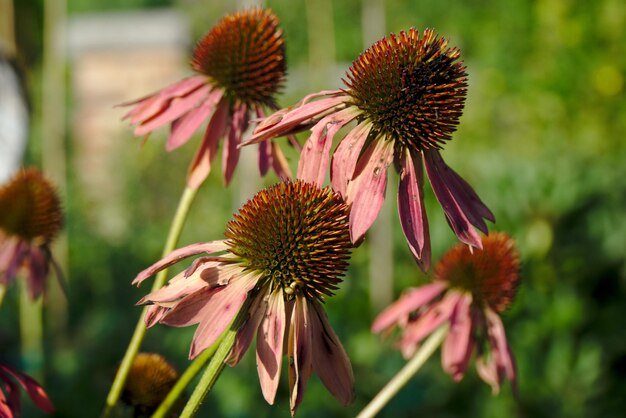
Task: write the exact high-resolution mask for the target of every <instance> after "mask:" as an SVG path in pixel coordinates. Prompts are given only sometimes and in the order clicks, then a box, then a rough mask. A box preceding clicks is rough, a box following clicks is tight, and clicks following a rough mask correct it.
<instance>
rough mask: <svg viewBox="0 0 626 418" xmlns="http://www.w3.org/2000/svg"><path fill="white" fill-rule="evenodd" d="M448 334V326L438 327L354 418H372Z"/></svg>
mask: <svg viewBox="0 0 626 418" xmlns="http://www.w3.org/2000/svg"><path fill="white" fill-rule="evenodd" d="M447 332H448V326H447V325H444V326H441V327H439V328H438V329H437V330H436V331H435V332H433V333H432V335H431V336H430V337H429V338H428V339H427V340H426V341H425V342H424V344H422V346H421V347H420V349H419V350H418V351H417V353H415V355H414V356H413V358H411V360H409V361H408V362H407V363H406V364H405V365H404V367H403V368H402V369H401V370H400V371H399V372H398V373H397V374H396V375H395V376H394V377H392V378H391V380H390V381H389V382H387V384H386V385H385V387H384V388H382V389H381V391H380V392H378V395H376V396H375V397H374V399H372V400H371V401H370V403H369V404H368V405H367V406H366V407H365V408H363V410H362V411H361V412H360V413H359V415H357V417H356V418H371V417H374V416H375V415H376V414H377V413H378V412H380V410H381V409H383V407H384V406H385V405H387V403H388V402H389V401H390V400H391V399H392V398H393V397H394V396H395V395H396V394H397V393H398V392H399V391H400V389H402V388H403V387H404V385H406V384H407V382H408V381H409V380H410V379H411V378H412V377H413V376H414V375H415V373H417V372H418V370H419V369H420V368H421V367H422V366H423V365H424V363H426V360H428V359H429V358H430V356H431V355H432V354H433V353H434V352H435V350H436V349H437V347H439V345H441V342H442V341H443V338H444V337H445V336H446V333H447Z"/></svg>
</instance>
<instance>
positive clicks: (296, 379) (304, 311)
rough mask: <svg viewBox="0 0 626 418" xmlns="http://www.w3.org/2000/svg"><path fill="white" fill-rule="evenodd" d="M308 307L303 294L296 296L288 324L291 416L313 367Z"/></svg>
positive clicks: (301, 396)
mask: <svg viewBox="0 0 626 418" xmlns="http://www.w3.org/2000/svg"><path fill="white" fill-rule="evenodd" d="M311 343H312V342H311V324H310V318H309V307H308V305H307V302H306V300H305V299H304V297H303V296H301V295H298V296H296V301H295V303H294V306H293V312H292V314H291V324H290V326H289V338H288V356H289V362H288V364H289V391H290V392H291V395H290V397H289V404H290V407H291V416H295V415H296V411H297V410H298V406H299V405H300V402H302V398H303V396H304V390H305V389H306V384H307V382H308V381H309V377H310V376H311V371H312V369H313V356H312V353H311V349H312V347H311Z"/></svg>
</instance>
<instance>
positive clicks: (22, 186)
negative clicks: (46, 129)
mask: <svg viewBox="0 0 626 418" xmlns="http://www.w3.org/2000/svg"><path fill="white" fill-rule="evenodd" d="M62 225H63V213H62V211H61V203H60V201H59V198H58V196H57V193H56V190H55V188H54V187H53V186H52V184H50V182H49V181H48V180H47V179H46V178H44V176H43V175H42V174H41V172H39V171H38V170H37V169H34V168H29V169H24V170H21V171H19V172H18V173H17V174H16V175H15V177H14V178H13V179H11V180H10V181H9V182H8V183H6V184H4V185H3V186H0V284H1V285H5V286H6V285H9V284H10V283H11V282H13V280H14V279H15V277H16V276H17V275H18V273H20V272H22V271H23V272H25V273H26V281H27V284H28V292H29V295H30V297H31V299H33V300H34V299H36V298H37V297H39V295H41V294H42V293H43V292H44V291H45V282H46V278H47V277H48V271H49V269H50V264H52V265H53V266H54V267H55V268H56V269H57V276H59V274H60V270H59V269H58V267H57V266H56V264H55V263H54V260H52V256H51V254H50V243H51V242H52V240H53V239H54V238H55V236H56V235H57V234H58V233H59V231H60V230H61V227H62Z"/></svg>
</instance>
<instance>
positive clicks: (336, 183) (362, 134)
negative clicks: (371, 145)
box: [330, 123, 372, 198]
mask: <svg viewBox="0 0 626 418" xmlns="http://www.w3.org/2000/svg"><path fill="white" fill-rule="evenodd" d="M371 130H372V124H371V123H360V124H358V125H357V126H356V127H354V129H352V130H351V131H350V132H348V134H347V135H346V136H345V137H344V138H343V139H342V140H341V142H340V143H339V145H338V146H337V149H335V152H334V153H333V160H332V163H331V168H330V180H331V184H332V186H333V190H335V191H336V192H339V193H341V195H342V196H343V197H344V198H345V197H346V192H347V190H348V183H349V182H350V181H351V180H352V178H353V176H354V169H355V167H356V163H357V161H358V159H359V154H361V149H362V148H363V145H364V144H365V141H366V140H367V136H368V135H369V133H370V131H371Z"/></svg>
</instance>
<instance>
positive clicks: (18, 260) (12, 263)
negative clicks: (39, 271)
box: [4, 240, 29, 284]
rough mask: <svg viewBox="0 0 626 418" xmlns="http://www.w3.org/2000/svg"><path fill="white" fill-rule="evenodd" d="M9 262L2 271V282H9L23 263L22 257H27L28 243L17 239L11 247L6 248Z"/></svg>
mask: <svg viewBox="0 0 626 418" xmlns="http://www.w3.org/2000/svg"><path fill="white" fill-rule="evenodd" d="M8 251H9V254H11V255H10V256H9V263H8V267H7V268H6V271H5V272H4V282H5V283H7V284H8V283H10V282H12V281H13V279H14V278H15V276H16V275H17V272H18V270H19V269H20V267H21V266H22V264H23V263H24V259H26V258H27V257H28V252H29V247H28V243H27V242H25V241H22V240H17V241H16V242H15V246H14V247H13V248H9V249H8Z"/></svg>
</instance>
